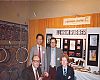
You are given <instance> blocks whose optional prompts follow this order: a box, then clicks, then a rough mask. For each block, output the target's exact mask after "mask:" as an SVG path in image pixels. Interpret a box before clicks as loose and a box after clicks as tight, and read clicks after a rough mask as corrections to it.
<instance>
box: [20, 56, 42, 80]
mask: <svg viewBox="0 0 100 80" xmlns="http://www.w3.org/2000/svg"><path fill="white" fill-rule="evenodd" d="M39 65H40V58H39V56H37V55H34V56H33V58H32V65H30V66H29V67H27V68H25V69H24V70H23V71H22V79H23V80H42V77H41V74H42V73H41V68H40V67H39Z"/></svg>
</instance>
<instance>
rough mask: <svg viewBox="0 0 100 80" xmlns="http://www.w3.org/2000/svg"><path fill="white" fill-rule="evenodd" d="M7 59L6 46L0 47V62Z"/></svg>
mask: <svg viewBox="0 0 100 80" xmlns="http://www.w3.org/2000/svg"><path fill="white" fill-rule="evenodd" d="M6 59H7V52H6V50H5V49H4V48H0V62H4V61H5V60H6Z"/></svg>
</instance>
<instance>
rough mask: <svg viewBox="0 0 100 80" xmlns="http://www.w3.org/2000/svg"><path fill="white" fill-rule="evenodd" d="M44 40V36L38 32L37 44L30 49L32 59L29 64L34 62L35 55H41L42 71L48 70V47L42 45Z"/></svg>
mask: <svg viewBox="0 0 100 80" xmlns="http://www.w3.org/2000/svg"><path fill="white" fill-rule="evenodd" d="M43 41H44V36H43V35H42V34H37V36H36V43H37V44H36V45H35V46H33V47H32V49H31V51H30V61H29V65H30V64H31V63H32V57H33V55H38V56H39V57H40V64H41V66H40V67H41V71H42V73H43V72H45V71H47V57H46V48H45V47H43V46H42V43H43Z"/></svg>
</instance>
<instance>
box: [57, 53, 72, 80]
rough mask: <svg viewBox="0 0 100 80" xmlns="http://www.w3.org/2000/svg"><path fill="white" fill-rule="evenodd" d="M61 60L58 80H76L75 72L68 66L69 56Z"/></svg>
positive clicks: (64, 56) (64, 55)
mask: <svg viewBox="0 0 100 80" xmlns="http://www.w3.org/2000/svg"><path fill="white" fill-rule="evenodd" d="M60 60H61V64H62V65H61V66H59V67H58V68H57V73H56V80H74V70H73V68H72V67H70V66H68V56H67V54H63V55H62V57H61V59H60Z"/></svg>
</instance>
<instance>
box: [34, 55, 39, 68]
mask: <svg viewBox="0 0 100 80" xmlns="http://www.w3.org/2000/svg"><path fill="white" fill-rule="evenodd" d="M32 65H33V66H34V67H35V68H38V67H39V65H40V58H39V56H37V55H34V56H33V58H32Z"/></svg>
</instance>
